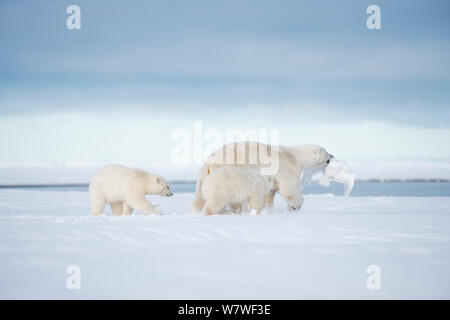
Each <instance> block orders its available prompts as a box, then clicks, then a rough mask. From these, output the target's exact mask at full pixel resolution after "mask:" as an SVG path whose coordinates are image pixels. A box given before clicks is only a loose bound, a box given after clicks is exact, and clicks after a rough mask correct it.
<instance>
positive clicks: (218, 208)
mask: <svg viewBox="0 0 450 320" xmlns="http://www.w3.org/2000/svg"><path fill="white" fill-rule="evenodd" d="M226 205H227V202H226V201H224V200H219V201H217V199H215V200H214V201H211V200H207V201H206V203H205V206H204V207H203V214H204V215H207V216H209V215H212V214H218V213H222V212H223V211H224V209H225V206H226Z"/></svg>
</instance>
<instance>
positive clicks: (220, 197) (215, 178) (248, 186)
mask: <svg viewBox="0 0 450 320" xmlns="http://www.w3.org/2000/svg"><path fill="white" fill-rule="evenodd" d="M272 188H273V179H272V178H271V177H269V176H265V177H263V176H261V175H260V174H259V173H257V172H255V171H253V170H245V169H242V168H239V167H231V166H225V167H221V168H217V169H216V170H214V172H212V173H211V174H210V175H209V176H207V177H206V179H205V181H204V182H203V185H202V195H203V199H204V200H205V206H204V207H203V213H204V214H206V215H210V214H217V213H224V212H225V209H226V206H227V205H229V206H230V207H231V208H234V210H236V208H239V210H240V208H241V207H242V205H246V203H247V202H248V204H249V205H250V208H251V209H252V210H254V211H255V212H256V213H257V214H259V213H260V212H261V210H262V208H263V201H264V195H265V194H268V193H269V192H271V191H272Z"/></svg>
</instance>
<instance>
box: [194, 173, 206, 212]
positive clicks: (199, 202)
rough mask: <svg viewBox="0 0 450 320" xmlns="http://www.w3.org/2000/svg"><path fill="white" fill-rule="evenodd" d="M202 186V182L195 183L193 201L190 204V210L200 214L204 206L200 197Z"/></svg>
mask: <svg viewBox="0 0 450 320" xmlns="http://www.w3.org/2000/svg"><path fill="white" fill-rule="evenodd" d="M202 184H203V180H198V181H197V188H196V190H195V195H194V201H193V202H192V209H194V211H195V212H201V211H202V209H203V207H204V206H205V202H206V201H205V200H204V199H203V196H202Z"/></svg>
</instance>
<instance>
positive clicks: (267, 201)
mask: <svg viewBox="0 0 450 320" xmlns="http://www.w3.org/2000/svg"><path fill="white" fill-rule="evenodd" d="M276 193H277V190H275V189H274V190H273V191H272V192H271V193H268V194H266V195H265V196H264V206H265V207H269V208H272V207H273V200H274V199H275V194H276Z"/></svg>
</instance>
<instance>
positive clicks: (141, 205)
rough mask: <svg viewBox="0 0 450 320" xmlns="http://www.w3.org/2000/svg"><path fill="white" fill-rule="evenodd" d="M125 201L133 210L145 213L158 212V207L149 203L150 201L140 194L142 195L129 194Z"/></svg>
mask: <svg viewBox="0 0 450 320" xmlns="http://www.w3.org/2000/svg"><path fill="white" fill-rule="evenodd" d="M126 202H127V203H128V205H130V206H131V207H132V208H133V209H134V210H137V211H144V212H145V213H147V214H150V213H156V214H159V210H158V208H156V207H155V206H153V205H152V204H151V202H150V201H148V200H147V199H145V196H144V195H142V197H138V196H131V197H128V198H127V200H126Z"/></svg>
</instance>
